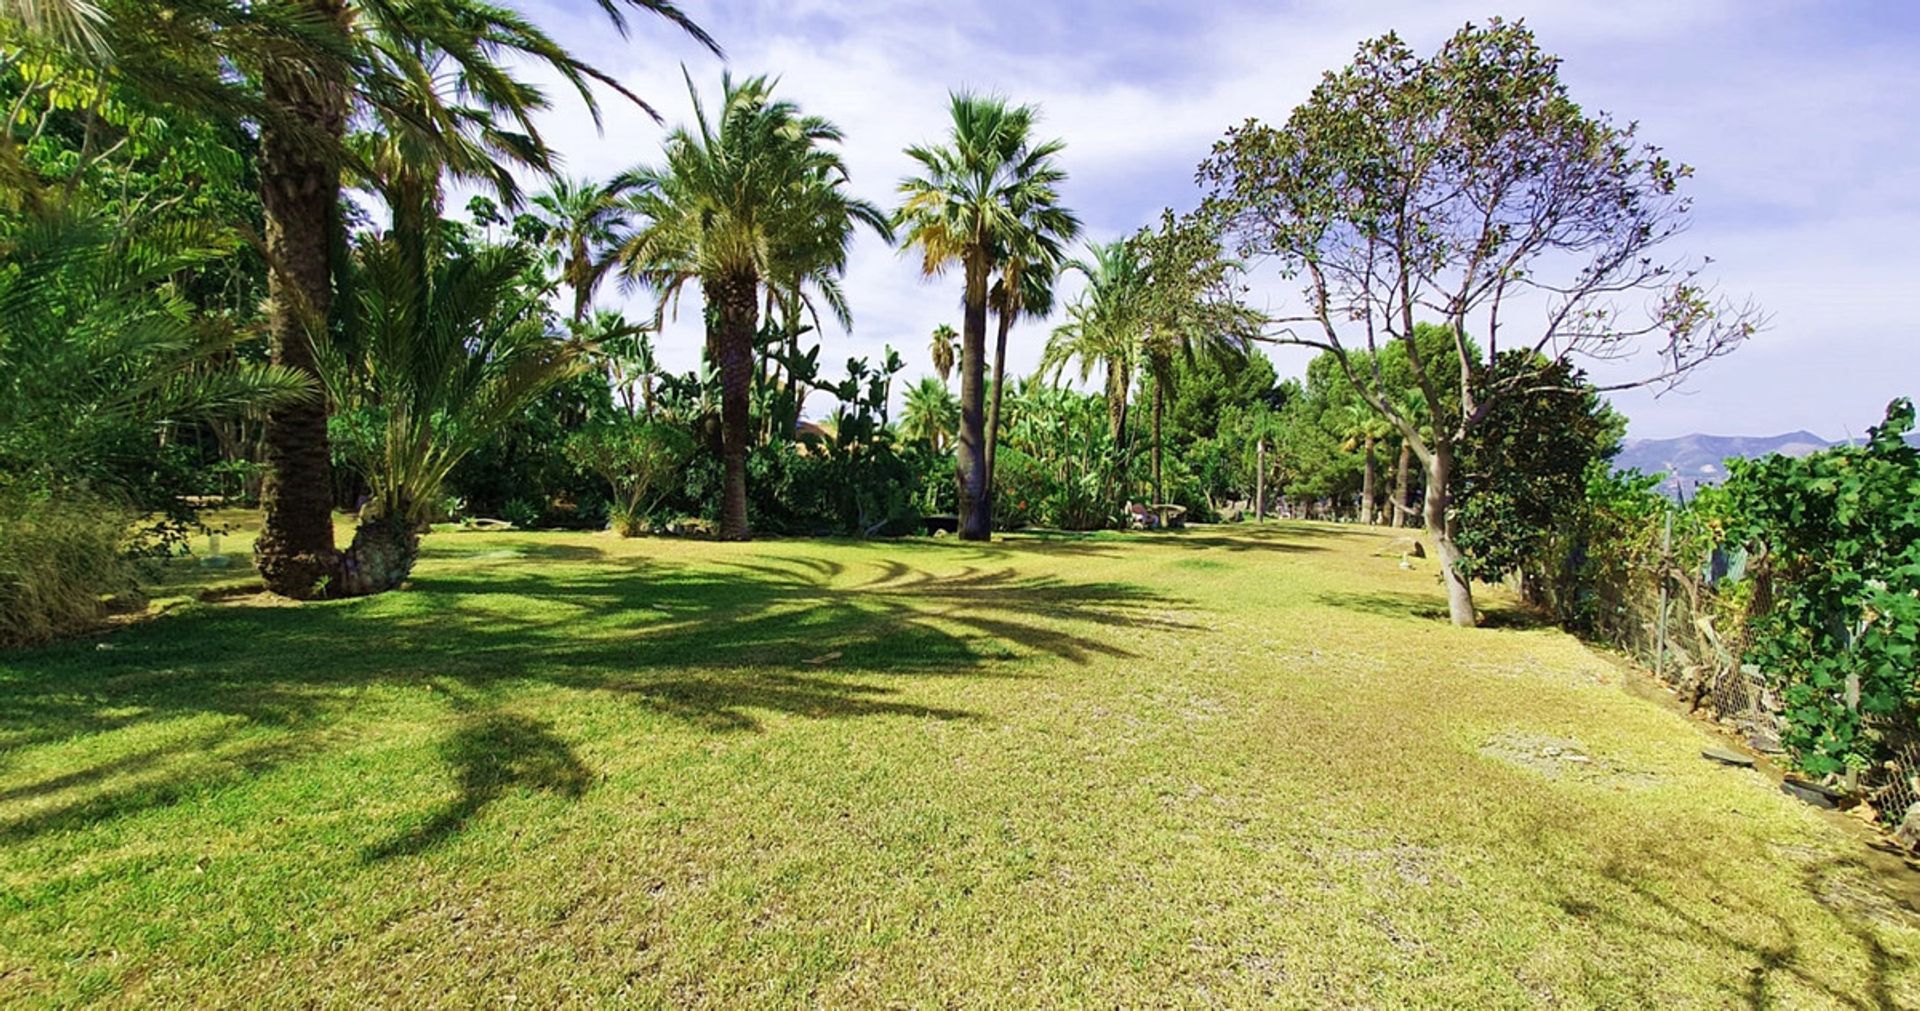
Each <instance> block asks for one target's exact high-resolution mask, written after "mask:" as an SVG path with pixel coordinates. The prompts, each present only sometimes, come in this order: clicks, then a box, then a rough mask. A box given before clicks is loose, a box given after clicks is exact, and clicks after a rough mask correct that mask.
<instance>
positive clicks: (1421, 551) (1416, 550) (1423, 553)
mask: <svg viewBox="0 0 1920 1011" xmlns="http://www.w3.org/2000/svg"><path fill="white" fill-rule="evenodd" d="M1407 554H1409V555H1412V556H1413V557H1415V558H1425V557H1427V549H1426V548H1423V547H1421V546H1420V542H1419V541H1414V542H1413V548H1412V550H1410V551H1408V552H1407Z"/></svg>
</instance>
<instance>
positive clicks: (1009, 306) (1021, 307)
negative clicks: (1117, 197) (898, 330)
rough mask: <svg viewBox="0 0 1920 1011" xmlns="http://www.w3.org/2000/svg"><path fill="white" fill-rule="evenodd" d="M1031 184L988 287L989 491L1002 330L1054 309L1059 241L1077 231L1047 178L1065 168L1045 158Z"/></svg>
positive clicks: (1001, 376)
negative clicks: (991, 326)
mask: <svg viewBox="0 0 1920 1011" xmlns="http://www.w3.org/2000/svg"><path fill="white" fill-rule="evenodd" d="M1034 176H1035V178H1034V179H1032V180H1029V182H1030V185H1026V186H1022V187H1020V188H1019V191H1020V192H1021V193H1022V194H1023V196H1024V197H1025V198H1026V201H1027V204H1026V206H1024V207H1022V208H1020V213H1019V223H1020V227H1019V230H1018V231H1017V232H1016V233H1015V234H1014V235H1013V236H1012V237H1011V238H1012V240H1013V245H1012V246H1011V247H1010V248H1008V249H1006V250H1004V251H1003V253H1002V256H1001V266H1000V276H999V278H997V279H996V280H995V281H994V283H993V288H992V290H991V291H989V292H987V300H988V302H989V303H990V304H991V305H992V306H993V310H994V312H995V314H996V315H997V316H998V317H999V330H998V333H997V334H996V335H995V338H994V346H993V400H992V403H990V404H989V405H988V407H987V452H986V458H987V492H988V498H989V500H991V498H992V493H993V476H994V466H993V461H994V450H995V449H996V448H997V447H998V445H999V442H1000V402H1001V400H1002V398H1003V394H1004V387H1005V386H1006V378H1007V333H1008V331H1010V330H1011V329H1012V328H1013V321H1014V320H1015V319H1017V318H1019V317H1020V316H1022V315H1027V316H1035V317H1045V316H1046V315H1048V314H1049V313H1051V312H1053V281H1054V278H1055V276H1057V275H1058V273H1059V271H1060V263H1061V261H1062V260H1063V259H1065V256H1064V253H1063V252H1062V245H1061V244H1062V243H1064V242H1066V241H1068V240H1070V239H1072V238H1073V237H1074V236H1075V235H1078V234H1079V233H1080V219H1079V218H1077V217H1075V216H1074V215H1073V213H1072V212H1070V211H1068V210H1066V209H1065V208H1062V207H1060V206H1059V204H1058V202H1057V195H1056V194H1055V192H1054V190H1053V187H1052V185H1051V184H1052V183H1054V182H1059V181H1061V180H1064V179H1065V178H1066V173H1065V172H1061V171H1060V170H1058V169H1056V168H1054V167H1053V166H1052V165H1051V164H1050V163H1049V164H1043V165H1041V166H1039V167H1038V168H1037V169H1036V170H1035V172H1034Z"/></svg>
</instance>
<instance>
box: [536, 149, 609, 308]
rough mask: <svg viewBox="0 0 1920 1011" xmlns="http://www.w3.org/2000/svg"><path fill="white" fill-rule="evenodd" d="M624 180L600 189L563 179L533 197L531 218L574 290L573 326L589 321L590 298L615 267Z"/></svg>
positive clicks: (562, 275)
mask: <svg viewBox="0 0 1920 1011" xmlns="http://www.w3.org/2000/svg"><path fill="white" fill-rule="evenodd" d="M625 188H626V187H625V182H624V181H623V180H620V179H616V180H614V181H613V182H612V183H609V184H607V185H598V184H595V183H592V182H588V181H586V180H581V179H573V178H570V177H566V176H562V177H560V178H557V179H555V180H554V181H553V183H552V184H551V185H550V186H549V187H548V188H547V190H546V191H545V192H543V193H541V194H539V195H537V196H535V197H534V198H533V206H534V209H535V215H536V216H537V217H538V218H540V220H541V222H542V223H543V224H545V225H546V227H547V241H548V243H549V244H550V245H552V246H553V248H554V251H555V252H556V253H557V254H558V255H559V257H560V279H561V280H562V281H565V282H566V285H567V287H568V289H570V290H571V291H572V292H573V316H572V319H573V324H574V325H575V326H576V327H577V326H582V325H584V324H585V323H586V322H587V318H588V314H589V313H590V311H591V310H592V307H593V296H594V293H595V292H596V291H598V290H599V287H600V284H601V282H602V281H604V280H606V277H607V274H608V273H609V272H610V271H611V270H612V269H613V266H614V256H613V253H614V251H615V250H617V249H618V248H619V246H620V243H621V242H622V241H623V240H624V239H625V235H624V234H623V232H624V230H625V227H626V225H627V221H628V213H629V210H628V207H627V206H626V204H625V203H624V202H623V201H622V199H621V198H622V196H624V194H625Z"/></svg>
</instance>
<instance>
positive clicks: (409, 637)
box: [0, 554, 1189, 853]
mask: <svg viewBox="0 0 1920 1011" xmlns="http://www.w3.org/2000/svg"><path fill="white" fill-rule="evenodd" d="M868 568H869V566H866V565H862V566H861V567H859V568H858V569H857V570H855V569H850V568H849V567H848V566H846V565H845V564H843V563H840V562H837V561H832V560H823V559H820V558H817V557H815V558H792V557H782V556H779V555H776V554H767V555H759V556H747V557H741V558H738V559H736V560H735V561H734V562H733V563H732V564H720V565H705V566H691V565H683V564H674V563H665V562H657V561H644V560H629V559H605V560H600V561H595V562H591V563H585V562H582V563H575V564H565V563H561V564H554V563H545V564H541V565H538V566H534V565H529V564H527V563H526V561H525V560H524V559H520V558H516V557H503V558H501V559H498V560H494V561H486V560H478V561H469V562H467V563H463V564H462V565H461V566H460V567H459V568H457V569H454V570H452V571H434V570H433V569H432V568H429V569H427V570H424V571H423V572H422V574H421V575H420V576H419V577H418V578H417V579H416V580H415V582H414V584H413V588H412V589H410V590H408V591H405V592H402V593H396V594H389V595H386V596H383V597H376V598H368V599H362V600H354V601H342V602H336V603H327V604H321V605H302V606H298V607H287V606H276V605H272V604H266V603H246V602H242V603H236V604H231V605H224V606H217V607H202V608H199V609H197V610H194V611H191V612H188V613H184V614H180V615H175V616H170V617H167V618H162V619H159V620H156V621H153V622H150V623H147V624H144V625H141V626H137V627H134V628H130V629H128V630H126V631H125V632H123V633H122V634H120V635H117V636H115V637H113V639H112V640H111V642H110V643H109V645H110V646H111V649H109V650H104V651H102V650H97V649H96V648H95V644H94V643H91V642H75V643H67V644H63V645H60V646H55V647H51V648H47V649H42V650H37V651H32V652H25V653H16V654H12V655H10V656H7V657H5V658H3V659H0V788H3V789H4V790H5V791H6V795H10V796H15V797H22V798H25V797H39V798H40V799H39V800H38V801H37V802H36V803H35V810H34V812H33V814H32V816H31V817H29V818H24V819H20V820H16V821H13V822H11V823H4V824H5V829H4V831H5V832H6V833H7V837H8V838H10V839H24V838H28V837H31V836H33V835H37V834H39V833H41V832H43V831H47V830H50V829H53V828H56V827H61V826H71V825H76V824H84V823H87V822H92V821H97V820H103V819H109V818H113V817H117V816H121V815H125V814H129V813H134V812H137V811H141V810H146V809H150V808H154V807H160V806H166V805H169V804H173V803H177V802H178V801H179V800H180V799H181V798H182V797H184V796H188V795H191V794H192V793H193V792H194V791H195V790H197V789H199V788H202V787H208V786H215V785H218V784H219V783H221V782H225V781H229V780H232V779H234V778H236V777H238V776H241V775H246V774H250V772H251V771H252V770H254V769H255V768H256V767H257V766H258V765H259V764H260V763H266V764H268V765H271V764H272V763H274V762H277V761H280V760H282V759H283V758H287V757H289V756H296V755H299V754H303V753H305V752H306V751H308V750H310V749H313V748H324V747H326V746H327V744H326V742H325V734H324V730H325V729H326V728H327V727H328V726H330V725H331V724H333V723H334V722H336V721H337V720H339V719H341V718H343V716H344V715H345V714H346V713H347V712H349V711H350V710H351V708H352V706H353V699H354V696H355V693H356V692H357V691H359V690H360V689H362V688H364V687H366V686H369V685H373V684H380V683H388V684H421V683H435V682H439V683H443V684H444V685H446V686H448V687H452V688H456V689H458V692H457V694H458V696H459V697H461V698H463V699H467V700H470V704H473V705H475V706H477V707H482V708H484V707H485V706H487V705H488V704H489V703H491V702H494V701H496V700H498V699H499V698H502V697H504V696H505V695H506V694H508V693H511V692H512V691H513V690H514V689H515V686H519V685H524V684H525V683H527V682H529V681H532V682H543V683H547V684H552V685H556V686H560V687H565V688H569V689H573V690H581V691H606V692H615V693H619V697H622V698H628V699H631V700H632V701H633V702H634V703H635V704H637V705H639V706H642V707H644V708H646V709H647V710H649V711H651V712H657V713H662V714H665V715H668V716H670V717H673V718H675V719H678V720H682V721H684V722H686V723H688V724H690V725H692V726H694V727H697V728H700V729H702V730H705V731H708V732H743V731H745V732H750V731H753V730H755V729H757V728H758V727H759V723H758V722H757V718H756V716H755V714H756V713H763V712H780V713H787V714H791V715H796V716H802V717H806V718H833V719H845V718H865V717H876V716H908V717H925V718H930V719H961V718H965V717H966V716H967V715H968V714H967V713H965V712H962V711H959V710H953V709H946V708H940V707H928V706H921V705H917V704H915V703H913V702H911V701H908V700H906V699H904V698H898V697H895V696H898V695H900V694H901V689H900V688H898V687H894V686H888V685H875V684H873V683H871V682H870V680H863V679H871V678H873V677H915V678H925V677H952V676H966V677H1021V676H1024V675H1023V673H1022V672H1021V670H1020V668H1019V664H1018V661H1019V660H1021V659H1022V658H1024V657H1029V656H1049V657H1055V658H1059V659H1064V660H1067V661H1069V662H1071V663H1087V662H1090V661H1091V660H1092V659H1093V658H1094V657H1097V656H1108V657H1125V656H1128V655H1131V654H1130V653H1129V652H1128V648H1127V647H1125V646H1122V645H1120V644H1119V643H1121V642H1138V641H1139V637H1140V636H1141V635H1143V634H1150V633H1152V632H1155V631H1164V630H1174V629H1182V628H1187V627H1189V626H1187V625H1186V624H1184V623H1183V622H1182V621H1181V620H1180V619H1179V608H1180V607H1181V606H1182V602H1181V601H1179V600H1176V599H1173V598H1169V597H1167V596H1164V595H1162V594H1159V593H1156V592H1153V591H1150V590H1146V589H1143V588H1141V587H1138V586H1134V585H1131V584H1126V583H1118V582H1075V581H1069V580H1064V579H1061V578H1058V577H1052V576H1039V575H1022V574H1020V573H1019V572H1017V571H1016V570H1015V569H1014V568H1012V567H1010V566H1009V567H990V566H983V565H972V566H966V567H963V568H962V569H960V570H959V571H958V572H952V573H947V574H936V573H933V572H929V571H927V570H924V569H920V568H917V567H914V566H912V565H909V564H907V563H906V562H904V561H901V560H899V559H897V558H889V559H880V560H877V561H876V562H874V563H872V564H871V566H870V568H871V571H868ZM1115 628H1123V629H1126V630H1127V635H1126V636H1125V637H1120V636H1115V635H1112V634H1111V633H1110V632H1107V631H1104V630H1105V629H1115ZM209 713H212V714H221V715H228V716H237V717H241V718H243V719H244V723H243V725H244V726H247V727H250V728H253V729H254V730H256V731H258V730H262V729H268V730H273V731H277V732H278V733H277V734H276V736H277V737H278V739H279V743H277V744H275V745H274V746H273V749H271V750H262V751H261V752H260V753H259V755H258V756H256V757H255V758H252V759H249V760H248V761H247V762H245V763H208V762H197V763H195V762H179V763H172V764H168V763H167V762H166V761H165V759H166V757H167V756H166V755H165V754H156V755H153V756H150V757H151V759H152V760H153V761H154V762H156V763H159V764H158V766H157V767H158V768H159V769H160V770H161V773H165V774H171V775H173V778H172V779H171V780H168V779H166V777H165V775H159V774H156V775H158V780H156V777H153V776H150V777H148V779H147V781H146V782H145V785H143V786H142V788H141V789H139V790H115V791H110V792H106V793H99V792H98V791H92V792H93V793H94V794H95V795H92V796H88V795H87V794H88V793H89V790H88V789H87V787H86V784H87V783H88V782H90V781H92V780H95V779H99V778H102V777H105V776H107V775H109V774H110V773H111V772H112V771H113V770H112V769H110V768H101V769H98V770H91V771H89V770H81V771H78V772H67V773H63V774H62V775H61V776H60V777H54V778H57V779H60V780H62V782H52V781H48V782H26V783H20V784H12V783H7V782H6V780H5V778H4V774H5V769H6V767H7V765H8V764H9V758H10V756H12V755H14V754H17V753H18V752H19V751H20V750H21V749H24V748H28V747H31V746H34V745H36V744H42V743H47V742H54V741H64V740H70V739H76V738H82V737H85V736H87V735H91V734H98V733H102V732H106V731H109V730H114V729H118V728H127V727H134V726H137V725H139V724H142V723H148V722H159V721H164V720H170V719H176V718H180V717H189V716H198V715H203V714H209ZM543 735H544V736H543ZM489 741H492V742H493V743H492V744H489V743H488V742H489ZM191 747H192V745H191V744H190V743H182V744H180V745H178V746H176V747H175V750H181V749H189V748H191ZM445 755H446V758H447V761H448V762H449V764H451V765H453V766H454V767H456V769H457V770H459V771H458V775H459V777H460V779H461V782H462V783H463V792H462V797H463V799H462V800H461V801H459V802H458V803H456V804H455V805H454V806H453V807H451V808H449V809H448V810H447V811H446V812H444V813H443V814H442V815H441V816H439V817H436V818H435V819H434V820H433V821H432V822H431V823H429V824H428V825H426V826H423V827H421V828H420V829H418V830H417V831H415V832H413V833H411V834H409V835H407V836H406V837H405V838H404V839H395V840H393V841H390V842H389V843H385V844H382V846H381V847H377V849H380V850H381V851H382V852H392V853H400V852H405V851H407V849H408V847H413V848H414V849H415V850H419V849H425V848H428V847H430V846H432V845H434V844H435V842H436V841H437V840H439V839H441V838H444V837H446V836H447V835H450V834H452V833H453V832H455V831H457V830H458V828H459V826H460V825H461V824H462V823H464V821H465V820H466V819H468V818H470V817H472V815H473V814H474V813H475V812H477V811H478V810H479V809H480V808H482V807H484V806H485V804H487V803H489V802H490V801H491V800H492V799H493V798H495V797H496V796H498V791H499V790H500V789H505V788H507V787H506V786H505V785H504V784H511V783H522V782H524V783H533V784H560V786H559V787H553V788H559V789H561V792H562V793H565V791H566V789H568V787H566V786H565V784H568V783H573V782H580V783H584V782H585V780H584V779H580V778H578V777H576V776H574V775H573V772H572V771H571V770H572V769H573V767H574V766H575V765H577V763H575V762H573V761H572V760H571V759H570V757H569V755H570V753H569V752H567V751H566V750H565V743H564V742H561V741H557V740H553V739H551V735H550V734H547V733H546V731H544V730H543V729H542V728H539V727H537V726H528V725H515V724H511V723H491V724H489V723H485V722H478V723H475V724H474V725H473V726H472V727H470V728H468V729H466V730H463V731H462V732H461V735H460V737H459V738H458V739H456V740H454V741H452V742H450V743H449V744H448V746H447V749H446V751H445ZM515 755H525V756H529V757H526V758H524V759H521V758H514V757H512V756H515ZM488 756H492V757H488ZM114 761H122V760H120V759H115V760H114ZM490 784H492V785H490ZM543 788H548V787H543ZM43 795H52V796H54V797H55V799H56V801H57V802H56V803H52V804H49V803H47V800H46V797H45V796H43ZM5 804H6V801H4V800H0V819H4V817H5V810H4V805H5ZM408 840H411V841H408Z"/></svg>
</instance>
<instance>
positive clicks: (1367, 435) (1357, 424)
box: [1337, 404, 1393, 526]
mask: <svg viewBox="0 0 1920 1011" xmlns="http://www.w3.org/2000/svg"><path fill="white" fill-rule="evenodd" d="M1337 420H1338V421H1339V424H1340V438H1341V443H1340V448H1341V449H1344V450H1346V451H1347V452H1349V453H1351V452H1353V451H1354V450H1355V449H1359V450H1361V452H1362V454H1363V462H1362V465H1361V466H1362V470H1361V478H1360V522H1362V523H1365V524H1367V525H1368V526H1372V525H1373V520H1374V515H1373V505H1374V502H1373V475H1374V470H1375V467H1374V459H1373V447H1374V444H1375V443H1377V442H1378V441H1379V440H1381V439H1384V438H1386V437H1387V436H1389V435H1391V434H1393V425H1392V423H1391V422H1389V421H1387V419H1386V418H1384V417H1382V416H1381V415H1380V414H1379V412H1377V411H1375V410H1374V409H1373V408H1372V407H1371V406H1369V405H1367V404H1347V405H1346V406H1345V407H1344V408H1342V410H1341V411H1340V413H1339V415H1337ZM1349 473H1351V472H1349Z"/></svg>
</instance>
